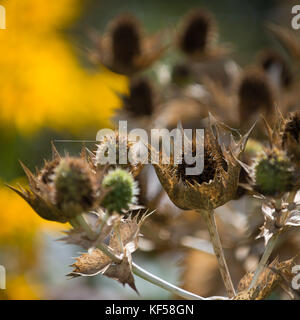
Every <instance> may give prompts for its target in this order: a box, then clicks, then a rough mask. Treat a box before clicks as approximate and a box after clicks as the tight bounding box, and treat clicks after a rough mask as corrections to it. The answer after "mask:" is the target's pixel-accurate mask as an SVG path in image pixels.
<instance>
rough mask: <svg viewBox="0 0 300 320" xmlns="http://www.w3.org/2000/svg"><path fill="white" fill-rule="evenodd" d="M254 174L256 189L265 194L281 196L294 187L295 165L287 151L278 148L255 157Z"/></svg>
mask: <svg viewBox="0 0 300 320" xmlns="http://www.w3.org/2000/svg"><path fill="white" fill-rule="evenodd" d="M252 175H253V177H252V178H253V181H254V189H255V190H256V191H258V192H260V193H261V194H263V195H265V196H280V195H282V193H285V192H289V191H291V190H292V189H293V175H294V173H293V165H292V164H291V162H290V159H289V158H288V157H287V156H286V153H285V152H284V151H282V150H279V149H277V148H274V149H272V150H267V151H266V152H263V153H261V154H260V155H259V156H258V157H257V158H256V159H255V162H254V165H253V173H252Z"/></svg>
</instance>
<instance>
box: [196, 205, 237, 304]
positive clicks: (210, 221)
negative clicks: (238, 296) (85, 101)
mask: <svg viewBox="0 0 300 320" xmlns="http://www.w3.org/2000/svg"><path fill="white" fill-rule="evenodd" d="M198 212H199V213H200V214H201V216H202V217H203V218H204V220H205V222H206V226H207V228H208V232H209V235H210V239H211V243H212V245H213V247H214V251H215V255H216V257H217V260H218V263H219V270H220V273H221V276H222V278H223V281H224V285H225V288H226V291H227V294H228V296H229V298H233V297H234V296H235V290H234V286H233V283H232V280H231V276H230V273H229V270H228V267H227V263H226V259H225V256H224V252H223V249H222V245H221V240H220V237H219V233H218V230H217V226H216V221H215V215H214V212H213V211H202V210H201V211H200V210H198Z"/></svg>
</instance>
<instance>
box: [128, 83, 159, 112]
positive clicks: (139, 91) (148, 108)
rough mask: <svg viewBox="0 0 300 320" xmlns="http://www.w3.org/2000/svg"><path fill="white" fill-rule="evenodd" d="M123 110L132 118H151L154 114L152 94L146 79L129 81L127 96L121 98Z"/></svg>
mask: <svg viewBox="0 0 300 320" xmlns="http://www.w3.org/2000/svg"><path fill="white" fill-rule="evenodd" d="M123 102H124V107H123V108H124V110H125V111H127V112H128V113H129V114H130V115H131V116H132V117H142V116H151V115H152V114H153V112H154V93H153V88H152V86H151V83H150V81H149V80H148V79H147V78H144V77H141V78H134V79H131V81H130V84H129V96H125V97H123Z"/></svg>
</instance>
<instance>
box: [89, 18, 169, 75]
mask: <svg viewBox="0 0 300 320" xmlns="http://www.w3.org/2000/svg"><path fill="white" fill-rule="evenodd" d="M93 38H95V40H94V41H95V42H96V43H95V45H96V49H95V50H94V52H92V57H93V60H96V61H97V62H100V63H102V64H103V65H104V66H106V67H107V68H109V69H111V70H112V71H114V72H116V73H120V74H125V75H129V76H131V75H133V74H135V73H137V72H138V71H141V70H143V69H145V68H147V67H149V66H150V65H151V64H152V63H154V62H155V61H156V60H157V59H159V58H160V57H161V55H162V54H163V53H164V51H165V50H166V48H167V46H166V45H164V44H162V33H158V34H155V35H154V36H147V35H145V34H144V32H143V29H142V26H141V23H140V22H139V21H138V20H137V19H136V18H135V17H134V16H133V15H131V14H121V15H120V16H118V17H116V18H115V19H114V20H112V21H111V23H110V24H109V25H108V27H107V30H106V32H105V33H104V34H103V35H101V36H99V35H96V36H93Z"/></svg>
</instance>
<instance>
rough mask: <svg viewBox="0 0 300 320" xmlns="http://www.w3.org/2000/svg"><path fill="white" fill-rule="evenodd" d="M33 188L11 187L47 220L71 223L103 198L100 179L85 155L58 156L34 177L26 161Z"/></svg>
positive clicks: (25, 169)
mask: <svg viewBox="0 0 300 320" xmlns="http://www.w3.org/2000/svg"><path fill="white" fill-rule="evenodd" d="M22 167H23V169H24V171H25V173H26V175H27V178H28V180H29V187H30V191H29V190H24V189H23V188H21V189H20V190H18V189H16V188H14V187H10V188H11V189H12V190H14V191H15V192H16V193H17V194H18V195H20V196H21V197H22V198H23V199H24V200H26V201H27V203H28V204H29V205H30V206H31V207H32V208H33V209H34V210H35V211H36V212H37V214H38V215H39V216H41V217H42V218H44V219H46V220H51V221H58V222H67V221H69V220H70V219H72V218H73V217H75V216H76V215H78V214H81V213H83V212H86V211H89V210H92V209H93V208H94V207H95V206H96V204H97V200H98V197H99V182H97V178H96V174H95V173H94V171H92V170H91V167H90V165H89V164H88V163H87V162H86V161H85V160H84V159H82V158H73V157H65V158H60V157H57V156H56V157H55V158H54V159H53V160H52V161H50V162H46V163H45V166H44V168H43V169H42V170H41V171H40V172H38V173H37V176H34V175H33V174H32V173H31V172H30V171H29V169H28V168H26V167H25V166H24V165H23V164H22Z"/></svg>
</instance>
